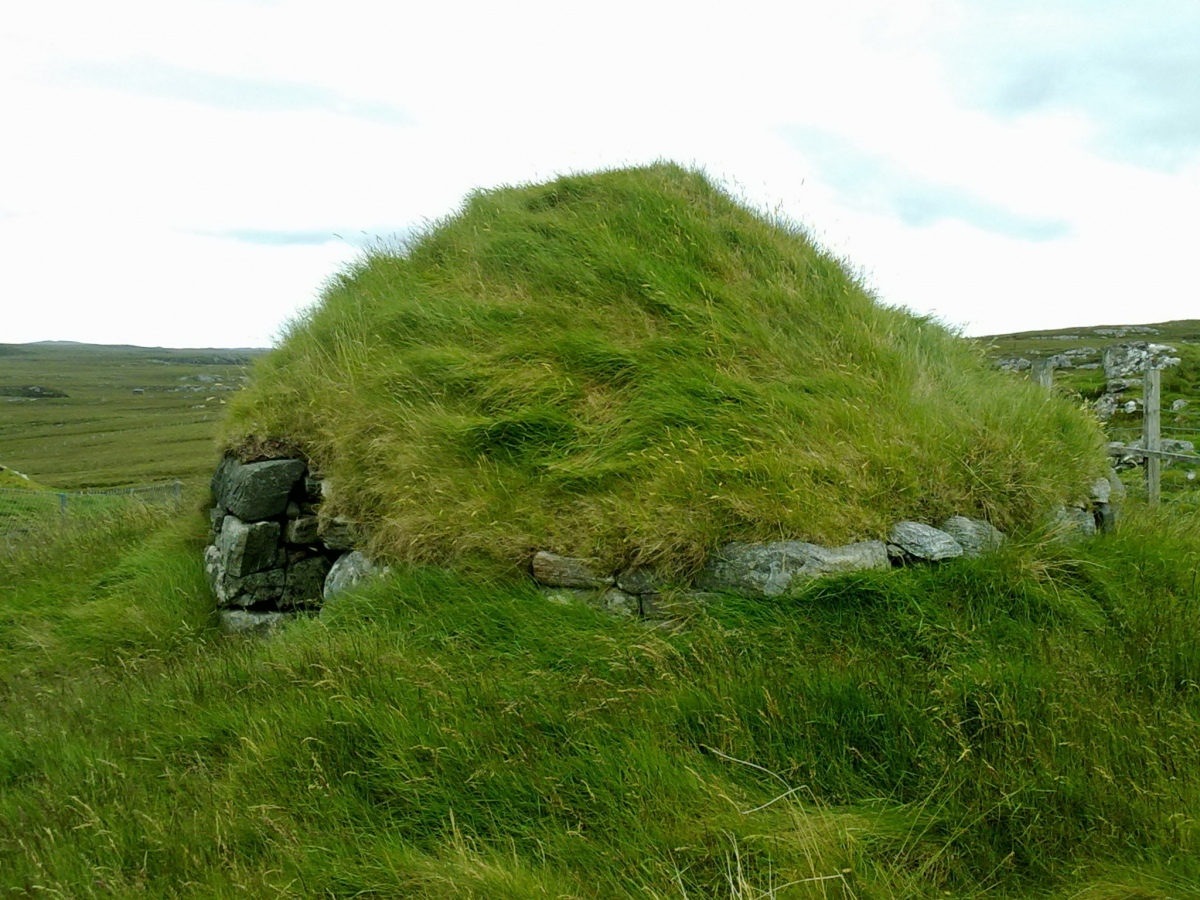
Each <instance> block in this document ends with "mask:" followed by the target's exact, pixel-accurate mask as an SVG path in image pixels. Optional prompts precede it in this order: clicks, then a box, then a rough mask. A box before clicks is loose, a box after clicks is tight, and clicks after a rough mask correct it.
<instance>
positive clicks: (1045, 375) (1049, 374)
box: [1033, 359, 1054, 394]
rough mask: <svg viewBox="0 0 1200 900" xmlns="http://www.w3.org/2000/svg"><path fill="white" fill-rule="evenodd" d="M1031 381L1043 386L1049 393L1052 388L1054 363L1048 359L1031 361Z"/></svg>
mask: <svg viewBox="0 0 1200 900" xmlns="http://www.w3.org/2000/svg"><path fill="white" fill-rule="evenodd" d="M1033 382H1034V384H1037V385H1039V386H1040V387H1044V388H1045V389H1046V393H1047V394H1049V393H1051V392H1053V390H1054V363H1052V362H1051V361H1050V360H1048V359H1037V360H1034V362H1033Z"/></svg>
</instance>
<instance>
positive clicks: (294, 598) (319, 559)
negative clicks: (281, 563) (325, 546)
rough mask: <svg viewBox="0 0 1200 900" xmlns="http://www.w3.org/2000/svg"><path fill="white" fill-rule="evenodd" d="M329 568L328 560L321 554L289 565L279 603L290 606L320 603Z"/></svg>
mask: <svg viewBox="0 0 1200 900" xmlns="http://www.w3.org/2000/svg"><path fill="white" fill-rule="evenodd" d="M330 568H331V566H330V564H329V560H327V559H326V558H325V557H323V556H310V557H307V558H305V559H301V560H299V561H297V562H294V563H292V564H291V565H289V566H288V567H287V576H286V578H285V579H284V584H283V596H282V597H280V605H282V606H288V607H291V606H316V605H318V604H320V602H321V599H322V597H323V595H324V591H325V579H326V577H328V575H329V570H330Z"/></svg>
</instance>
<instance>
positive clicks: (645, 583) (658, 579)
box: [617, 568, 667, 594]
mask: <svg viewBox="0 0 1200 900" xmlns="http://www.w3.org/2000/svg"><path fill="white" fill-rule="evenodd" d="M666 584H667V579H666V578H664V577H663V575H662V573H660V572H658V571H657V570H656V569H653V568H635V569H627V570H626V571H624V572H622V573H621V574H619V575H618V576H617V587H618V588H620V589H621V590H623V591H625V592H626V593H628V594H649V593H653V592H655V591H661V590H662V589H663V588H664V587H665V586H666Z"/></svg>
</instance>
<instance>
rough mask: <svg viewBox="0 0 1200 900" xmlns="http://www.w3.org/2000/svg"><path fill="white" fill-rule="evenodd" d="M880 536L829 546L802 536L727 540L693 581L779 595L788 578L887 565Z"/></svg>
mask: <svg viewBox="0 0 1200 900" xmlns="http://www.w3.org/2000/svg"><path fill="white" fill-rule="evenodd" d="M888 565H889V564H888V556H887V548H886V547H885V546H884V544H883V543H882V542H881V541H863V542H861V543H858V544H848V545H846V546H845V547H836V548H833V549H829V548H827V547H820V546H817V545H816V544H809V543H805V542H804V541H775V542H773V543H768V544H747V543H741V542H734V543H730V544H726V545H725V546H724V547H722V548H721V549H720V550H718V551H717V552H716V553H715V554H713V555H712V556H711V557H709V559H708V561H707V562H706V563H705V566H704V569H703V570H702V571H701V573H700V577H699V578H698V579H697V580H696V586H697V587H698V588H700V589H701V590H704V591H726V592H729V593H734V594H743V595H746V596H751V597H779V596H781V595H784V594H786V593H788V591H790V590H791V589H792V587H793V582H795V581H797V579H798V580H800V581H806V580H808V579H810V578H815V577H818V576H821V575H831V574H836V573H841V572H854V571H859V570H862V569H886V568H888Z"/></svg>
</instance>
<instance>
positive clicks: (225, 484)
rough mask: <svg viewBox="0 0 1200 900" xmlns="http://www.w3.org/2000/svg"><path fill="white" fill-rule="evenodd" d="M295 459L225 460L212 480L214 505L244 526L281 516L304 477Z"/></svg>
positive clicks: (300, 466) (299, 463) (298, 462)
mask: <svg viewBox="0 0 1200 900" xmlns="http://www.w3.org/2000/svg"><path fill="white" fill-rule="evenodd" d="M304 469H305V466H304V462H303V460H299V459H271V460H267V461H265V462H255V463H240V462H238V461H237V460H235V459H232V458H231V457H225V458H224V459H223V460H221V464H220V465H219V466H218V467H217V471H216V473H215V474H214V475H213V479H212V489H213V496H214V497H215V498H216V501H217V505H219V506H223V507H225V509H227V510H228V511H229V512H230V513H232V514H233V515H235V516H237V517H238V518H239V519H241V520H242V521H244V522H256V521H260V520H262V519H270V518H273V517H275V516H279V515H282V514H283V513H284V511H285V510H286V509H287V505H288V496H289V495H290V494H291V492H292V488H293V487H294V486H295V484H296V482H297V481H298V480H299V479H300V476H301V475H303V474H304Z"/></svg>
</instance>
